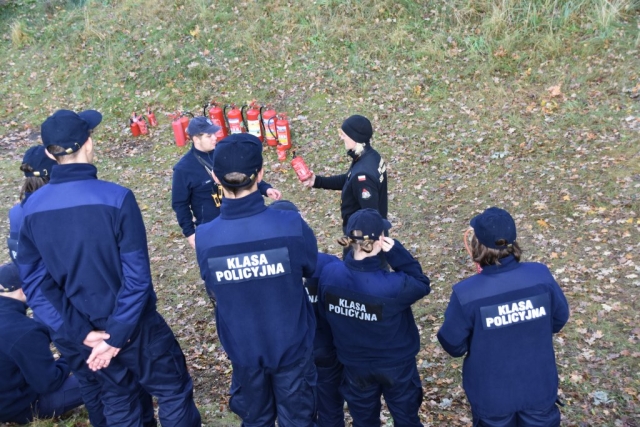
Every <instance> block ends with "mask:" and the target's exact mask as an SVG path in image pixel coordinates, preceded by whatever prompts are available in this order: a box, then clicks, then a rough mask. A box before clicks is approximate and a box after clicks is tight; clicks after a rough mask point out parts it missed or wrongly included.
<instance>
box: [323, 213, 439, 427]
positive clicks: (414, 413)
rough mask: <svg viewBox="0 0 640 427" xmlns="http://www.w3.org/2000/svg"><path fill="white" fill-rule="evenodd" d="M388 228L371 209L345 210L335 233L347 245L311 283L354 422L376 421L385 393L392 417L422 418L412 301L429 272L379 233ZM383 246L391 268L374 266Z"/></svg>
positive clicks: (408, 426)
mask: <svg viewBox="0 0 640 427" xmlns="http://www.w3.org/2000/svg"><path fill="white" fill-rule="evenodd" d="M389 228H390V224H389V222H388V221H387V220H385V219H383V218H382V216H381V215H380V213H379V212H378V211H376V210H375V209H369V208H367V209H361V210H359V211H357V212H355V213H354V214H353V215H351V217H350V218H349V221H348V223H347V228H346V231H347V236H346V237H343V238H342V239H340V240H339V243H340V244H341V245H342V246H347V245H350V246H351V247H352V249H353V250H352V251H349V252H348V253H347V255H346V258H345V260H344V262H340V261H336V262H332V263H329V264H327V265H326V266H325V267H324V269H323V270H322V274H321V275H320V281H319V289H318V315H319V316H320V317H321V318H324V319H326V321H328V323H329V326H330V327H331V332H332V333H333V342H334V344H335V346H336V349H337V353H338V359H339V360H340V362H342V364H343V365H344V368H343V372H344V379H343V382H342V386H341V388H340V389H341V391H342V395H343V396H344V399H345V400H346V401H347V404H348V405H349V412H350V413H351V416H352V417H353V426H354V427H371V426H378V425H380V409H381V402H380V397H381V396H384V399H385V402H386V403H387V406H388V407H389V411H390V412H391V416H392V417H393V421H394V424H395V425H396V426H398V427H416V426H422V423H421V422H420V418H419V416H418V411H419V409H420V404H421V403H422V384H421V382H420V376H419V375H418V369H417V367H416V359H415V358H416V355H417V354H418V350H419V349H420V335H419V333H418V328H417V326H416V322H415V320H414V318H413V313H412V312H411V305H412V304H413V303H414V302H416V301H418V300H420V299H421V298H422V297H424V296H425V295H427V294H429V292H430V291H431V288H430V286H429V285H430V282H429V278H428V277H427V276H425V275H424V274H423V273H422V268H421V267H420V264H419V263H418V261H416V260H415V259H414V258H413V257H412V256H411V254H410V253H409V251H407V250H406V249H405V248H404V247H403V246H402V245H401V244H400V242H398V241H397V240H393V239H391V238H389V237H385V235H384V233H385V232H386V231H387V230H388V229H389ZM381 251H384V253H385V255H386V259H387V262H388V263H389V265H390V266H391V268H392V269H393V270H394V271H393V272H389V271H386V270H385V269H383V268H382V267H381V266H380V261H379V259H378V257H377V255H378V253H380V252H381Z"/></svg>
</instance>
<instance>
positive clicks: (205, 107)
mask: <svg viewBox="0 0 640 427" xmlns="http://www.w3.org/2000/svg"><path fill="white" fill-rule="evenodd" d="M210 105H211V103H210V102H208V103H206V104H204V105H203V106H202V115H203V116H205V117H207V107H208V106H210Z"/></svg>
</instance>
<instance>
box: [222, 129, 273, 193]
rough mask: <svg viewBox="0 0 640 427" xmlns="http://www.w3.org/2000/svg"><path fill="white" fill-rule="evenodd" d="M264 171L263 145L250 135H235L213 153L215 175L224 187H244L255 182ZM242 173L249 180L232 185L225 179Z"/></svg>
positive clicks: (224, 141) (223, 142) (230, 136)
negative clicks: (262, 170) (229, 175)
mask: <svg viewBox="0 0 640 427" xmlns="http://www.w3.org/2000/svg"><path fill="white" fill-rule="evenodd" d="M260 169H262V143H261V142H260V140H259V139H258V137H256V136H254V135H252V134H250V133H234V134H233V135H229V136H228V137H226V138H225V139H223V140H222V141H220V142H218V145H216V149H215V150H214V151H213V173H215V174H216V177H217V178H218V180H219V181H220V183H221V184H222V186H224V187H228V188H239V187H244V186H246V185H248V184H249V183H250V181H253V180H254V179H255V178H256V176H257V175H258V172H259V171H260ZM233 172H237V173H242V174H245V175H246V176H247V177H249V180H247V181H245V182H241V183H230V182H228V181H226V180H225V179H224V177H225V175H227V174H229V173H233Z"/></svg>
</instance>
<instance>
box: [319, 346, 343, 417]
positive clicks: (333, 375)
mask: <svg viewBox="0 0 640 427" xmlns="http://www.w3.org/2000/svg"><path fill="white" fill-rule="evenodd" d="M323 350H324V349H314V359H315V364H316V370H317V372H318V381H317V384H318V386H317V388H316V393H317V399H316V402H317V407H318V419H317V422H316V425H317V427H344V398H343V397H342V394H341V393H340V384H342V363H340V361H339V360H338V357H337V355H336V351H335V349H331V351H323Z"/></svg>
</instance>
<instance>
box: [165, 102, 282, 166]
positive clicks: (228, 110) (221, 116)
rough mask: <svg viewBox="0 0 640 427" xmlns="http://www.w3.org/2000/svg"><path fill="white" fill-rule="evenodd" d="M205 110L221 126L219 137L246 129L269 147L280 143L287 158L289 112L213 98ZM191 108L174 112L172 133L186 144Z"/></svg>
mask: <svg viewBox="0 0 640 427" xmlns="http://www.w3.org/2000/svg"><path fill="white" fill-rule="evenodd" d="M202 114H203V115H204V116H205V117H209V119H210V120H211V122H212V123H213V124H214V125H216V126H219V127H220V130H219V131H218V132H217V133H216V137H217V138H218V141H220V140H222V139H223V138H226V137H227V136H228V135H231V134H234V133H243V132H247V133H250V134H252V135H255V136H256V137H257V138H258V139H259V140H260V141H262V142H265V141H266V143H267V145H268V146H270V147H277V150H278V159H279V160H285V159H286V157H287V150H289V149H290V148H291V128H290V126H289V119H288V118H287V114H286V113H277V112H276V110H274V109H273V108H271V107H269V106H264V105H258V103H257V102H255V101H253V102H250V103H249V104H248V105H243V106H242V107H241V108H238V107H237V106H236V104H230V105H225V106H224V107H223V106H221V104H218V103H217V102H215V101H211V102H209V103H207V104H205V105H204V106H203V111H202ZM188 116H191V117H193V114H191V113H189V112H182V113H174V114H172V115H171V118H172V123H171V126H172V128H173V135H174V138H175V142H176V145H177V146H179V147H182V146H184V145H185V143H186V141H187V139H188V137H187V133H186V129H187V126H188V125H189V121H190V120H189V117H188Z"/></svg>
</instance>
